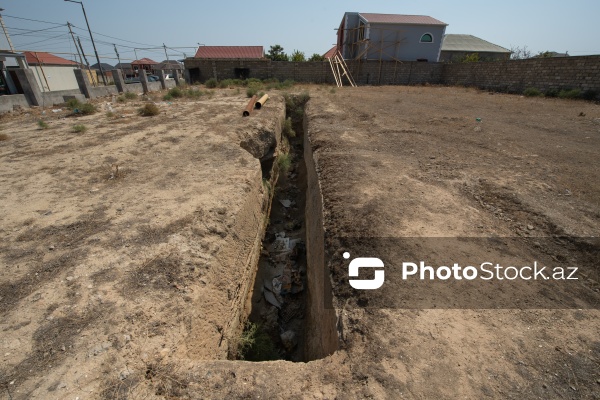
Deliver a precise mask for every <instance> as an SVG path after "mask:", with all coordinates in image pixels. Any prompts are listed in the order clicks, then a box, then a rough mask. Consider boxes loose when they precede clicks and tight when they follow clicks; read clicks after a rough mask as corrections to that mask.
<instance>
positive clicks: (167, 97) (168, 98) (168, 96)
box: [163, 93, 173, 101]
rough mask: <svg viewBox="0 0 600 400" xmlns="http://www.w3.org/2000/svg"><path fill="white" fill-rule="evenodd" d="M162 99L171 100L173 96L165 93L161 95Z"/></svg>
mask: <svg viewBox="0 0 600 400" xmlns="http://www.w3.org/2000/svg"><path fill="white" fill-rule="evenodd" d="M163 100H164V101H171V100H173V96H171V94H169V93H167V94H165V95H164V96H163Z"/></svg>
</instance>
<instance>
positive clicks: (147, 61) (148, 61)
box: [131, 58, 158, 65]
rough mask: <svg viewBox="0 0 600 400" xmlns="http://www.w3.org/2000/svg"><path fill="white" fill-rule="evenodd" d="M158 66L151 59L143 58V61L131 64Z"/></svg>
mask: <svg viewBox="0 0 600 400" xmlns="http://www.w3.org/2000/svg"><path fill="white" fill-rule="evenodd" d="M155 64H158V63H157V62H156V61H154V60H151V59H149V58H142V59H141V60H135V61H132V62H131V65H155Z"/></svg>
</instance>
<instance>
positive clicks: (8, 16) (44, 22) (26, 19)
mask: <svg viewBox="0 0 600 400" xmlns="http://www.w3.org/2000/svg"><path fill="white" fill-rule="evenodd" d="M2 16H3V17H7V18H16V19H22V20H25V21H32V22H41V23H42V24H53V25H60V26H64V25H65V24H59V23H56V22H49V21H40V20H39V19H29V18H23V17H15V16H13V15H6V14H2Z"/></svg>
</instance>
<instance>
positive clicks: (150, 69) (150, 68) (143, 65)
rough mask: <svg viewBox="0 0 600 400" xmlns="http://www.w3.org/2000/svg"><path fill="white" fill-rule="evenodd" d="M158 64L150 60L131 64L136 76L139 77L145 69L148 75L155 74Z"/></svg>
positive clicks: (136, 61)
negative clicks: (140, 72)
mask: <svg viewBox="0 0 600 400" xmlns="http://www.w3.org/2000/svg"><path fill="white" fill-rule="evenodd" d="M157 64H158V63H157V62H156V61H154V60H151V59H149V58H142V59H141V60H135V61H133V62H132V63H131V68H132V69H133V72H134V74H135V75H136V76H137V75H138V71H139V70H140V69H143V70H145V71H146V73H147V74H153V73H154V70H155V69H156V65H157Z"/></svg>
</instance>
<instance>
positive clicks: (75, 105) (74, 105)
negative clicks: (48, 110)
mask: <svg viewBox="0 0 600 400" xmlns="http://www.w3.org/2000/svg"><path fill="white" fill-rule="evenodd" d="M79 107H81V102H80V101H79V100H77V99H69V100H67V108H69V109H71V110H74V109H76V108H79Z"/></svg>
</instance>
